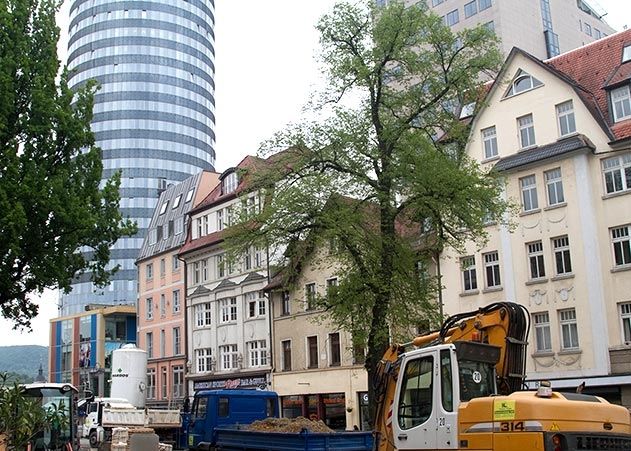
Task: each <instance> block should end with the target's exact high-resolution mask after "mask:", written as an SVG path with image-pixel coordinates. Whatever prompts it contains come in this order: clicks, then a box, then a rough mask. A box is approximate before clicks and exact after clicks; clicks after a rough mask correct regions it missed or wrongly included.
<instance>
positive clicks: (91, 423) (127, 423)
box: [82, 398, 182, 448]
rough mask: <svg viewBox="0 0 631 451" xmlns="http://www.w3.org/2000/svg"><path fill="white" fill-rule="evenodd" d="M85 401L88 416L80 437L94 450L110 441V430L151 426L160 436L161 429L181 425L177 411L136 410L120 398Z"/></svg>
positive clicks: (171, 428)
mask: <svg viewBox="0 0 631 451" xmlns="http://www.w3.org/2000/svg"><path fill="white" fill-rule="evenodd" d="M86 401H87V407H86V414H87V415H86V417H85V421H84V423H83V430H82V436H83V437H84V438H88V439H89V440H90V446H91V447H93V448H96V447H98V446H99V444H100V443H101V442H103V441H107V440H109V439H110V436H111V433H112V430H113V429H114V428H117V427H134V426H139V427H150V428H153V429H156V432H157V433H158V434H159V433H160V429H166V430H175V429H178V428H180V426H181V424H182V421H181V418H180V411H179V410H165V409H139V408H138V407H136V406H134V405H133V404H130V403H129V402H127V400H125V399H120V398H94V399H92V400H86ZM159 435H160V434H159Z"/></svg>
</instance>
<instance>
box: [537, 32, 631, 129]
mask: <svg viewBox="0 0 631 451" xmlns="http://www.w3.org/2000/svg"><path fill="white" fill-rule="evenodd" d="M629 44H631V29H630V30H625V31H622V32H620V33H616V34H613V35H611V36H608V37H606V38H603V39H599V40H598V41H595V42H593V43H591V44H589V45H586V46H584V47H579V48H578V49H576V50H572V51H571V52H567V53H564V54H562V55H559V56H557V57H554V58H551V59H549V60H546V61H544V63H545V64H546V65H548V66H550V67H552V68H554V69H555V70H557V71H559V72H561V73H563V74H564V75H565V76H567V77H568V78H569V79H571V80H572V81H573V82H574V83H575V84H576V85H577V87H578V88H579V90H581V91H583V92H582V93H581V92H579V95H581V97H582V98H583V100H584V101H585V102H586V104H587V106H588V108H590V110H591V112H592V114H594V115H596V119H597V120H604V122H605V123H606V125H607V126H608V127H609V129H610V130H611V132H612V134H613V137H614V139H615V140H620V139H625V138H631V119H627V120H624V121H621V122H618V123H614V122H613V116H612V114H611V112H610V110H609V99H608V90H607V89H606V88H611V87H614V86H616V85H617V84H620V83H623V82H625V81H626V82H629V79H630V78H631V61H627V62H625V63H622V62H621V61H622V50H623V48H624V46H625V45H629ZM598 115H600V118H598Z"/></svg>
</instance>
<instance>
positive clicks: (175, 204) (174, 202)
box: [171, 194, 182, 210]
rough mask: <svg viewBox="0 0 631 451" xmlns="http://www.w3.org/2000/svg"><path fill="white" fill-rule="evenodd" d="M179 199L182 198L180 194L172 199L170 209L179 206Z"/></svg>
mask: <svg viewBox="0 0 631 451" xmlns="http://www.w3.org/2000/svg"><path fill="white" fill-rule="evenodd" d="M181 200H182V195H181V194H178V195H177V197H176V198H175V199H173V206H172V207H171V210H175V209H176V208H177V207H179V206H180V201H181Z"/></svg>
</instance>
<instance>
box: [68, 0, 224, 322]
mask: <svg viewBox="0 0 631 451" xmlns="http://www.w3.org/2000/svg"><path fill="white" fill-rule="evenodd" d="M214 23H215V18H214V0H145V1H137V0H126V1H113V0H75V1H73V2H72V4H71V5H70V29H69V41H68V55H69V56H68V68H69V69H70V71H71V77H70V81H69V84H70V86H71V87H77V86H81V85H82V84H83V83H85V82H86V81H87V80H89V79H95V80H97V81H98V83H99V85H100V89H99V90H98V91H97V92H96V95H95V98H94V118H93V121H92V130H93V132H94V135H95V138H96V143H97V145H98V146H99V147H101V149H102V150H103V178H104V179H106V178H109V177H111V176H112V175H113V174H114V173H115V172H116V171H119V170H120V171H121V172H122V181H121V202H120V207H121V211H122V213H123V215H124V216H127V217H129V218H131V219H133V220H135V221H136V222H137V224H138V229H139V231H138V234H137V235H136V236H134V237H132V238H122V239H120V240H119V241H118V242H117V243H116V245H115V246H114V247H113V248H112V253H111V264H112V266H114V265H120V270H119V271H118V272H117V273H116V274H115V275H114V277H113V278H112V283H111V284H110V285H109V286H108V287H106V288H105V289H104V290H97V291H95V289H94V287H93V285H92V284H91V283H90V281H89V279H90V274H84V275H83V276H81V277H79V278H77V280H76V281H75V283H74V284H73V290H72V292H71V293H70V294H68V295H61V299H60V300H61V305H60V314H62V315H68V314H72V313H77V312H79V311H82V310H83V309H84V306H85V305H86V304H95V303H98V304H129V303H134V302H135V301H136V284H137V272H136V267H135V266H134V261H135V259H136V257H137V255H138V251H139V249H140V247H141V246H142V241H143V238H144V236H145V234H146V229H147V227H148V225H149V221H150V220H151V216H152V214H153V210H154V208H155V206H156V202H157V199H158V196H159V193H160V192H161V191H162V190H163V189H165V188H166V186H167V185H168V184H170V183H177V182H179V181H182V180H184V179H185V178H187V177H189V176H190V175H192V174H195V173H197V172H199V171H201V170H203V169H207V170H212V169H213V167H214V163H215V151H214V147H215V133H214V126H215V92H214V91H215V85H214V80H213V79H214V73H215V65H214V59H215V50H214V39H215V37H214V31H213V29H214Z"/></svg>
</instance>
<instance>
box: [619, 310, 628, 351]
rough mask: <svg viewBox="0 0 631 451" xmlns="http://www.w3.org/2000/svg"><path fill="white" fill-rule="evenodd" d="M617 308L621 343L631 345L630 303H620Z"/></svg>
mask: <svg viewBox="0 0 631 451" xmlns="http://www.w3.org/2000/svg"><path fill="white" fill-rule="evenodd" d="M618 306H619V307H618V311H619V312H620V332H621V336H622V342H623V343H624V344H631V302H621V303H620V304H618Z"/></svg>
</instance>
